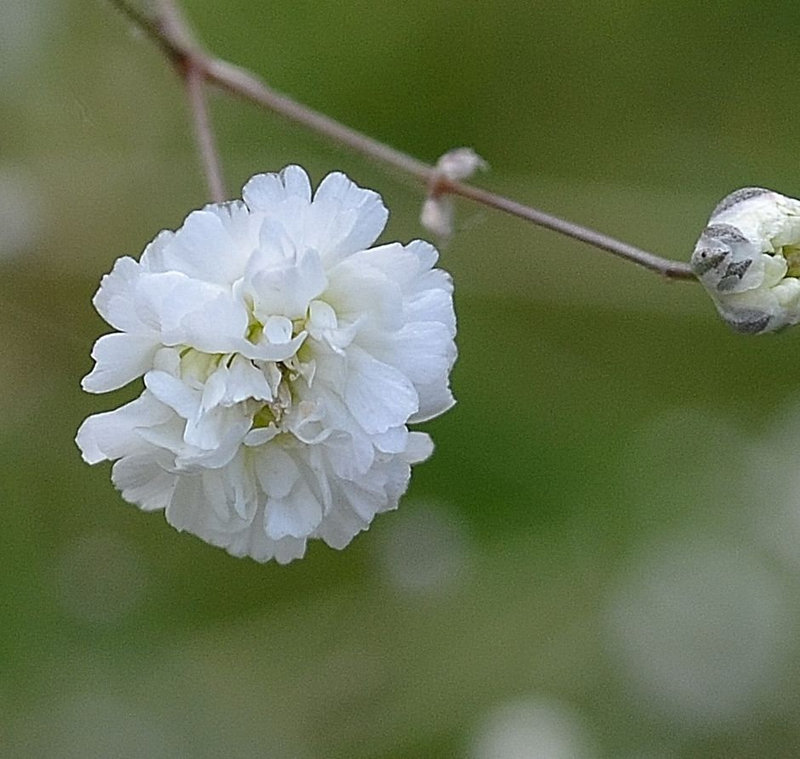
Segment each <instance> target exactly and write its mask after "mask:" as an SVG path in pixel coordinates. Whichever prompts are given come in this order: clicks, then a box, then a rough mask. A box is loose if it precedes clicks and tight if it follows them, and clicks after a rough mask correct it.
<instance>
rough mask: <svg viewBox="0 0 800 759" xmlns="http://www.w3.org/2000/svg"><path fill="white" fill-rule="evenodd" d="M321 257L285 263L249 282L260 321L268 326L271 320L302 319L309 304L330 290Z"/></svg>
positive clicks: (306, 256) (310, 254)
mask: <svg viewBox="0 0 800 759" xmlns="http://www.w3.org/2000/svg"><path fill="white" fill-rule="evenodd" d="M327 283H328V279H327V277H326V276H325V271H324V269H323V267H322V262H321V261H320V258H319V255H318V254H317V253H316V252H315V251H313V250H311V251H308V252H306V253H305V254H303V255H301V256H299V257H298V259H297V260H296V261H284V262H282V263H281V264H279V265H276V266H274V267H272V268H269V269H260V270H258V271H254V272H253V273H252V275H251V276H250V279H249V282H248V285H249V287H248V290H249V293H250V295H251V296H252V298H253V310H254V313H255V315H256V317H257V318H258V319H259V320H260V321H261V322H262V323H264V322H265V321H266V320H267V319H269V318H270V317H271V316H285V317H287V318H289V319H298V318H301V317H304V316H305V315H306V311H307V310H308V304H309V303H310V302H311V301H312V300H313V299H314V298H316V297H317V296H318V295H319V294H320V293H321V292H322V291H323V290H324V289H325V287H326V286H327Z"/></svg>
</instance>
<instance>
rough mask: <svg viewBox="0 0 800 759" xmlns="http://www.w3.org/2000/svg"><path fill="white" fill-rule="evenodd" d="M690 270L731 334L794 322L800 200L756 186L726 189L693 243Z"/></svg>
mask: <svg viewBox="0 0 800 759" xmlns="http://www.w3.org/2000/svg"><path fill="white" fill-rule="evenodd" d="M691 266H692V271H693V272H694V273H695V275H697V278H698V279H699V280H700V281H701V282H702V283H703V285H704V286H705V288H706V290H707V291H708V293H709V294H710V295H711V298H712V300H713V301H714V304H715V305H716V307H717V311H718V312H719V314H720V316H721V317H722V318H723V319H724V320H725V321H726V322H727V323H728V324H729V325H730V326H731V327H732V328H733V329H735V330H736V331H737V332H744V333H749V334H758V333H761V332H773V331H775V330H777V329H781V328H782V327H785V326H787V325H790V324H797V323H798V322H800V201H799V200H795V199H794V198H789V197H786V196H785V195H781V194H779V193H777V192H773V191H772V190H765V189H763V188H761V187H745V188H743V189H741V190H736V192H733V193H731V194H730V195H728V196H727V197H726V198H724V199H723V200H722V201H721V202H720V203H719V204H718V205H717V207H716V208H715V209H714V212H713V213H712V214H711V217H710V218H709V220H708V226H706V228H705V229H704V230H703V233H702V234H701V235H700V239H699V240H698V241H697V245H696V246H695V249H694V252H693V253H692V259H691Z"/></svg>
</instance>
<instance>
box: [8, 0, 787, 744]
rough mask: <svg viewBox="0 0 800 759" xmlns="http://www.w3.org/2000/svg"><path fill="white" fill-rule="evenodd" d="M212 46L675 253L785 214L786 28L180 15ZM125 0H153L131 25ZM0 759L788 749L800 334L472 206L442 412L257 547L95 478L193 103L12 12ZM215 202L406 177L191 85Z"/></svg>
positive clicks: (213, 2)
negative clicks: (98, 390)
mask: <svg viewBox="0 0 800 759" xmlns="http://www.w3.org/2000/svg"><path fill="white" fill-rule="evenodd" d="M184 5H185V11H186V15H187V17H188V18H189V19H190V20H191V22H192V24H193V26H194V27H195V29H196V31H197V33H198V36H199V37H200V38H201V39H202V40H203V41H204V42H205V43H206V44H207V45H208V46H209V48H210V49H211V50H213V51H215V52H216V53H217V54H219V55H220V56H223V57H225V58H227V59H229V60H231V61H233V62H236V63H239V64H241V65H243V66H245V67H248V68H250V69H252V70H254V71H256V72H257V73H259V74H260V75H261V76H263V77H264V78H265V80H267V81H268V82H270V83H271V84H272V85H273V86H275V87H277V88H278V89H280V90H282V91H285V92H286V93H287V94H290V95H292V96H294V97H296V98H298V99H299V100H301V101H303V102H305V103H307V104H309V105H311V106H313V107H315V108H317V109H319V110H322V111H324V112H326V113H328V114H329V115H331V116H333V117H335V118H338V119H340V120H341V121H344V122H345V123H347V124H349V125H351V126H353V127H356V128H358V129H360V130H362V131H364V132H366V133H368V134H370V135H371V136H373V137H376V138H378V139H381V140H384V141H386V142H388V143H390V144H391V145H393V146H395V147H397V148H400V149H402V150H405V151H407V152H409V153H411V154H413V155H415V156H417V157H419V158H423V159H426V160H429V161H434V160H435V159H436V157H437V156H438V155H440V154H441V153H442V152H444V151H446V150H448V149H450V148H452V147H457V146H461V145H469V146H472V147H474V148H475V149H476V150H477V151H478V153H480V154H481V155H482V156H483V157H484V158H485V159H486V160H487V161H488V162H489V164H490V165H491V170H490V171H489V172H488V173H486V174H484V175H481V176H479V177H478V178H477V179H476V181H477V182H479V183H481V184H483V185H485V186H486V187H489V188H492V189H494V190H496V191H498V192H501V193H504V194H507V195H509V196H511V197H513V198H515V199H518V200H520V201H523V202H527V203H530V204H533V205H537V206H540V207H542V208H544V209H546V210H549V211H551V212H554V213H557V214H561V215H563V216H565V217H566V218H569V219H571V220H573V221H577V222H580V223H583V224H586V225H589V226H594V227H596V228H598V229H600V230H602V231H604V232H607V233H610V234H613V235H616V236H618V237H620V238H622V239H624V240H626V241H628V242H631V243H633V244H636V245H639V246H641V247H643V248H646V249H649V250H652V251H653V252H656V253H659V254H661V255H664V256H667V257H671V258H677V259H684V260H685V259H687V258H688V255H689V253H690V251H691V248H692V246H693V244H694V240H695V238H696V237H697V236H698V234H699V231H700V230H701V229H702V227H703V226H704V225H705V221H706V218H707V216H708V214H709V213H710V211H711V209H712V208H713V206H714V204H715V203H716V201H717V200H719V199H720V198H721V197H722V196H724V195H725V194H727V193H728V192H729V191H731V190H733V189H735V188H737V187H741V186H746V185H760V186H766V187H770V188H772V189H775V190H778V191H780V192H783V193H785V194H788V195H795V196H797V195H800V147H798V134H799V133H800V131H799V130H798V123H797V116H796V113H795V112H796V110H797V109H796V107H795V103H796V101H797V96H798V93H800V77H799V76H798V72H799V71H800V62H798V56H797V50H796V49H797V42H796V39H797V28H798V24H800V6H798V5H797V4H796V3H790V2H786V1H784V2H767V3H760V4H753V3H748V2H744V1H743V0H741V1H740V0H729V1H727V2H719V3H710V4H701V3H693V2H689V1H688V0H683V1H681V2H679V1H678V0H667V1H665V2H660V3H652V2H641V1H640V2H628V3H610V2H589V3H586V2H569V1H567V2H563V1H559V2H556V0H544V1H542V2H533V3H532V2H530V1H529V0H498V1H497V2H492V3H489V2H484V3H464V2H456V0H425V1H423V0H406V1H405V2H395V3H376V2H368V1H367V0H341V1H340V2H337V3H320V2H311V1H310V0H300V1H298V0H271V2H264V3H262V2H253V1H252V0H248V1H247V2H246V1H245V0H186V2H185V4H184ZM140 7H146V3H145V4H144V5H142V6H140ZM0 29H3V30H4V31H0V124H2V132H1V133H0V320H2V329H0V389H1V390H2V392H0V410H2V412H3V413H2V417H0V418H1V419H2V424H0V462H2V463H0V502H1V503H2V506H3V511H4V515H5V518H4V519H3V523H2V524H3V527H2V529H1V530H0V546H1V547H2V553H1V554H0V556H2V559H3V571H2V573H0V606H1V608H2V609H3V611H4V614H3V620H4V621H3V624H2V625H0V714H2V715H3V716H2V717H0V756H3V757H53V758H54V759H56V758H57V759H62V758H63V757H67V758H69V757H110V756H114V757H124V758H128V757H201V758H202V757H222V756H226V757H227V756H229V757H242V758H245V757H276V758H278V759H283V758H284V757H286V758H287V759H296V758H298V759H305V758H306V757H308V758H309V759H310V758H312V757H331V758H338V757H342V758H345V757H348V758H349V757H354V758H359V759H360V758H361V757H363V758H364V759H416V758H418V757H442V758H449V757H468V758H469V759H490V758H494V757H498V758H499V757H503V759H523V758H525V759H527V758H528V757H531V758H533V759H539V758H541V759H562V757H563V758H564V759H582V758H594V757H597V758H606V759H620V758H621V759H640V758H644V757H647V758H652V759H662V757H663V758H666V759H671V758H673V757H674V758H676V759H677V758H680V759H688V758H689V757H704V758H705V757H709V758H711V759H716V758H719V759H722V758H723V757H724V759H745V758H750V757H753V758H755V757H770V758H778V759H780V758H781V757H787V758H788V757H794V756H797V746H798V745H800V708H798V704H800V676H798V672H799V671H800V668H799V667H798V664H800V649H798V645H797V643H796V641H797V640H798V638H799V637H800V627H798V621H797V620H798V611H799V610H800V605H798V602H797V598H798V592H799V591H800V574H799V572H800V467H798V466H797V464H798V455H797V451H798V450H800V413H799V412H800V400H798V396H799V394H798V389H800V350H798V349H799V348H800V331H797V332H792V331H788V332H785V333H783V334H780V335H777V336H776V335H771V336H765V337H759V338H747V337H740V336H736V335H734V334H733V333H731V332H730V331H729V330H728V328H727V327H726V326H725V325H724V324H722V322H720V321H719V320H718V319H717V317H716V315H715V313H714V309H713V306H712V305H711V303H710V301H709V300H708V299H707V298H706V297H705V295H704V294H703V292H702V290H701V288H700V287H699V286H697V285H695V284H693V283H670V282H666V281H662V280H661V279H659V277H658V276H657V275H654V274H651V273H649V272H646V271H644V270H641V269H638V268H637V267H635V266H633V265H631V264H626V263H624V262H620V261H618V260H616V259H614V258H613V257H611V256H609V255H608V254H606V253H603V252H601V251H597V250H594V249H592V248H589V247H587V246H584V245H581V244H578V243H575V242H572V241H568V240H565V239H562V238H560V237H558V236H557V235H555V234H553V233H550V232H546V231H541V230H538V229H536V228H534V227H532V226H530V225H527V224H525V223H523V222H521V221H519V220H517V219H512V218H507V217H504V216H502V215H500V214H498V213H495V212H492V211H489V210H486V209H483V208H480V207H477V206H474V205H469V204H466V203H463V204H459V205H458V216H457V232H456V234H455V236H454V237H453V239H452V240H450V241H449V242H448V243H447V244H446V245H443V246H442V248H441V250H442V259H441V263H442V266H443V267H444V268H446V269H448V270H449V271H450V272H452V274H453V276H454V279H455V283H456V304H457V313H458V317H459V336H458V345H459V352H460V358H459V361H458V363H457V365H456V369H455V371H454V374H453V385H454V388H455V393H456V397H457V398H458V405H457V406H456V407H455V408H454V409H453V410H452V411H450V412H449V413H448V414H447V415H445V416H444V417H442V418H441V419H438V420H436V421H434V422H432V423H430V424H428V425H426V426H425V429H427V430H428V431H430V432H431V434H432V435H433V436H434V439H435V442H436V445H437V450H436V453H435V455H434V456H433V458H432V459H431V460H430V461H429V462H427V463H425V464H424V465H421V466H419V467H418V468H417V469H416V471H415V473H414V477H413V482H412V486H411V489H410V491H409V493H408V495H407V497H406V498H405V500H404V501H403V502H402V503H401V506H400V509H399V511H398V512H397V513H391V514H387V515H382V516H379V517H378V518H377V520H376V522H375V524H374V525H373V527H372V529H370V530H369V531H368V532H366V533H364V534H362V535H360V536H359V537H357V538H356V540H355V541H354V542H353V544H352V545H351V546H350V547H349V548H347V549H346V550H345V551H342V552H336V551H333V550H331V549H329V548H327V547H326V546H324V545H322V544H316V543H312V544H311V546H310V548H309V551H308V554H307V556H306V557H305V558H304V559H303V560H301V561H298V562H295V563H293V564H291V565H289V566H287V567H280V566H278V565H275V564H267V565H258V564H256V563H254V562H251V561H249V560H239V559H234V558H232V557H230V556H228V555H227V554H226V553H224V552H223V551H221V550H219V549H216V548H212V547H209V546H207V545H205V544H204V543H202V542H200V541H199V540H197V539H195V538H193V537H190V536H187V535H180V534H178V533H176V532H175V531H173V530H172V529H171V528H170V527H169V526H168V525H167V524H166V523H165V521H164V519H163V516H162V515H160V514H144V513H141V512H139V511H138V510H137V509H136V508H135V507H133V506H130V505H128V504H125V503H124V502H123V501H122V500H121V499H120V497H119V496H118V495H117V493H116V492H115V491H114V489H113V487H112V485H111V483H110V481H109V468H108V467H107V466H98V467H94V468H90V467H88V466H87V465H85V464H84V463H83V462H82V461H81V459H80V455H79V453H78V450H77V448H76V447H75V445H74V443H73V438H74V434H75V431H76V429H77V427H78V425H79V424H80V422H81V420H82V419H83V418H84V417H85V416H86V415H88V414H90V413H97V412H100V411H103V410H107V409H110V408H112V407H114V406H117V405H119V404H120V403H122V402H124V401H125V400H127V399H128V398H130V397H131V396H132V395H133V394H135V392H136V388H128V389H125V390H123V391H119V392H118V393H115V394H113V395H112V396H108V397H92V396H88V395H85V394H83V393H82V392H81V390H80V387H79V381H80V378H81V376H82V375H83V374H85V373H86V372H87V371H88V370H89V368H90V366H91V362H90V358H89V352H90V349H91V345H92V343H93V341H94V340H95V339H96V338H97V336H98V335H100V334H101V333H102V332H103V331H104V329H105V325H104V324H103V323H102V321H101V320H100V319H99V317H98V316H97V315H96V314H95V313H94V311H93V309H92V307H91V303H90V299H91V296H92V294H93V293H94V291H95V289H96V287H97V284H98V282H99V279H100V277H101V275H102V274H103V273H105V272H107V271H108V270H109V269H110V268H111V266H112V263H113V261H114V259H115V258H117V257H118V256H121V255H126V254H127V255H134V256H138V255H139V253H140V252H141V250H142V248H143V247H144V245H145V244H146V243H147V242H148V241H149V240H150V239H152V237H154V236H155V234H156V233H157V232H158V231H159V230H160V229H162V228H164V227H169V228H175V227H177V226H178V225H180V224H181V222H182V221H183V219H184V217H185V216H186V214H187V213H188V211H189V210H191V209H193V208H196V207H198V206H200V205H202V204H203V203H205V202H206V189H205V184H204V180H203V177H202V175H201V172H200V170H199V168H198V161H197V158H196V155H195V152H194V146H193V142H192V134H191V130H190V127H189V124H188V121H187V119H186V108H185V103H184V99H183V93H182V90H181V88H180V85H179V82H178V80H177V78H176V77H175V76H174V74H173V72H172V71H171V70H170V69H169V67H168V64H167V63H166V61H165V60H163V58H162V57H161V56H160V54H159V53H158V51H157V50H156V49H155V47H154V46H153V45H152V44H150V43H149V42H148V41H147V40H146V39H144V38H143V37H142V35H140V34H138V33H135V32H133V31H132V30H131V29H130V28H129V25H128V24H127V23H126V21H125V20H124V19H123V18H122V16H121V15H120V14H119V13H117V12H115V10H114V8H113V7H112V4H111V3H110V2H106V1H104V0H3V2H2V3H0ZM213 116H214V123H215V126H216V128H217V133H218V138H219V144H220V150H221V154H222V159H223V163H224V166H225V170H226V180H227V182H228V187H229V191H230V193H231V195H235V194H236V193H238V192H239V188H240V187H241V185H242V184H243V182H244V181H245V180H246V179H247V178H248V177H249V176H250V175H252V174H254V173H256V172H259V171H271V170H278V169H280V168H281V167H283V166H284V165H286V164H287V163H291V162H296V163H300V164H302V165H303V166H304V167H305V168H306V169H308V170H309V172H310V174H311V176H312V178H313V179H314V180H315V182H318V181H319V179H320V178H321V177H322V176H324V174H326V173H327V172H328V171H332V170H337V169H338V170H343V171H345V172H346V173H347V174H348V175H350V176H351V177H352V178H353V179H354V180H355V181H356V182H358V183H359V184H362V185H365V186H368V187H372V188H374V189H376V190H378V191H379V192H381V193H382V194H383V196H384V198H385V200H386V203H387V205H388V206H389V208H390V211H391V214H392V215H391V219H390V222H389V227H388V229H387V233H386V236H385V239H386V240H389V239H400V240H404V241H405V240H409V239H412V238H414V237H424V236H425V231H424V230H423V229H422V228H421V227H420V225H419V223H418V221H417V216H418V212H419V208H420V204H421V202H422V198H423V195H422V193H421V191H420V188H418V187H416V186H415V185H414V184H413V182H412V181H411V180H408V179H407V178H405V177H403V176H401V175H398V174H397V173H396V172H394V171H388V170H384V169H383V168H382V167H381V166H380V165H377V164H375V163H374V162H372V161H370V160H368V159H366V158H364V157H361V156H358V155H353V154H352V153H349V152H346V151H344V150H342V149H340V148H338V147H337V146H335V145H331V144H329V143H327V142H326V141H325V140H323V139H321V138H319V137H317V136H315V135H312V134H309V133H306V132H305V131H303V130H301V129H300V128H299V127H296V126H294V125H292V124H289V123H287V122H285V121H283V120H282V119H280V118H278V117H275V116H273V115H271V114H268V113H265V112H263V111H259V110H257V109H256V108H254V107H252V106H250V105H247V104H244V103H242V102H239V101H237V100H233V99H229V98H227V97H225V96H223V95H216V96H215V97H214V98H213Z"/></svg>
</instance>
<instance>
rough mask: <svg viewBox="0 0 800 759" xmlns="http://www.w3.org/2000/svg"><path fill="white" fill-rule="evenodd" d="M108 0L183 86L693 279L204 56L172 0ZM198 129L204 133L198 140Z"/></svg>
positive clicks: (206, 140)
mask: <svg viewBox="0 0 800 759" xmlns="http://www.w3.org/2000/svg"><path fill="white" fill-rule="evenodd" d="M111 2H112V3H113V4H114V5H115V6H116V7H117V8H119V9H120V10H121V11H122V12H123V13H124V14H125V15H126V16H127V17H128V18H129V19H130V20H131V21H132V22H133V23H135V24H136V25H137V26H138V27H139V28H140V29H142V31H144V32H145V33H146V34H147V35H148V36H149V37H151V38H152V39H153V41H154V42H156V44H158V46H159V47H160V48H161V49H162V50H163V51H164V52H165V53H166V55H167V56H168V57H169V58H170V59H171V60H172V61H174V62H175V63H176V64H178V70H179V71H180V72H181V73H182V76H183V77H184V78H185V79H186V80H187V89H188V88H189V82H188V80H189V79H190V78H194V77H197V78H198V79H199V80H207V81H209V82H213V83H214V84H216V85H217V86H218V87H220V88H222V89H224V90H227V91H228V92H230V93H232V94H235V95H237V96H239V97H242V98H244V99H246V100H250V101H251V102H254V103H257V104H258V105H261V106H263V107H265V108H267V109H269V110H271V111H273V112H274V113H277V114H279V115H281V116H283V117H284V118H287V119H289V120H291V121H294V122H296V123H299V124H302V125H303V126H305V127H307V128H308V129H311V130H313V131H314V132H317V133H318V134H321V135H323V136H325V137H327V138H329V139H331V140H334V141H335V142H338V143H339V144H341V145H345V146H347V147H349V148H351V149H353V150H355V151H357V152H358V153H361V154H362V155H366V156H369V157H371V158H373V159H376V160H378V161H380V162H382V163H384V164H386V165H388V166H393V167H394V168H397V169H400V170H401V171H403V172H404V173H406V174H409V175H411V176H412V177H414V178H416V179H418V180H419V181H420V182H421V183H422V184H423V186H425V187H426V188H427V189H428V191H434V192H435V193H436V194H451V195H459V196H461V197H463V198H468V199H470V200H473V201H475V202H477V203H481V204H483V205H486V206H489V207H491V208H495V209H497V210H499V211H503V212H505V213H508V214H511V215H512V216H516V217H518V218H521V219H525V220H526V221H529V222H532V223H533V224H536V225H537V226H540V227H545V228H547V229H551V230H553V231H554V232H558V233H560V234H563V235H567V236H568V237H572V238H574V239H576V240H580V241H581V242H585V243H587V244H589V245H593V246H594V247H596V248H600V249H602V250H606V251H608V252H609V253H613V254H614V255H616V256H619V257H621V258H623V259H625V260H627V261H631V262H633V263H636V264H638V265H639V266H643V267H644V268H646V269H650V270H651V271H654V272H657V273H659V274H661V275H663V276H665V277H667V278H669V279H676V280H685V281H696V278H695V276H694V274H693V273H692V271H691V269H690V268H689V265H688V264H687V263H684V262H683V261H673V260H671V259H668V258H662V257H661V256H657V255H655V254H654V253H650V252H648V251H645V250H642V249H640V248H637V247H635V246H633V245H629V244H628V243H625V242H622V241H621V240H617V239H615V238H613V237H609V236H607V235H604V234H602V233H600V232H597V231H595V230H593V229H589V228H587V227H582V226H580V225H578V224H573V223H572V222H570V221H567V220H565V219H562V218H560V217H558V216H553V215H551V214H548V213H546V212H544V211H541V210H539V209H537V208H534V207H532V206H527V205H524V204H523V203H518V202H516V201H514V200H511V199H509V198H506V197H504V196H502V195H498V194H496V193H493V192H490V191H489V190H484V189H481V188H478V187H475V186H473V185H469V184H465V183H464V182H456V181H453V180H449V179H447V178H445V177H442V176H441V175H440V174H439V172H438V171H437V170H436V168H435V167H434V166H430V165H428V164H426V163H424V162H423V161H420V160H418V159H417V158H414V157H413V156H410V155H407V154H406V153H403V152H402V151H400V150H396V149H395V148H392V147H390V146H389V145H386V144H384V143H382V142H379V141H378V140H375V139H373V138H372V137H368V136H367V135H365V134H362V133H361V132H358V131H356V130H355V129H351V128H350V127H348V126H345V125H344V124H342V123H340V122H338V121H336V120H334V119H332V118H330V117H329V116H326V115H325V114H323V113H320V112H319V111H315V110H313V109H312V108H309V107H307V106H305V105H303V104H302V103H298V102H297V101H296V100H293V99H292V98H289V97H287V96H286V95H283V94H281V93H279V92H277V91H275V90H273V89H272V88H271V87H269V86H268V85H266V84H265V83H264V82H262V81H261V80H260V79H258V78H257V77H256V76H255V75H254V74H252V73H250V72H249V71H245V70H244V69H241V68H239V67H238V66H234V65H232V64H231V63H228V62H227V61H224V60H221V59H219V58H215V57H213V56H210V55H208V54H207V53H205V52H204V51H202V50H201V49H200V48H199V47H197V45H196V44H195V42H194V40H193V39H192V38H191V36H190V35H189V34H188V31H187V29H186V25H185V24H184V23H183V21H182V20H181V18H180V15H179V14H178V11H177V7H176V5H175V3H174V2H173V0H161V2H160V6H161V13H160V14H159V17H158V18H157V19H151V18H148V17H147V16H145V15H143V14H142V13H140V12H138V11H136V10H135V9H134V8H132V7H131V5H130V4H129V2H128V0H111ZM201 99H202V98H201ZM192 110H193V114H194V119H195V129H196V131H197V134H198V144H200V149H201V153H202V154H203V157H204V163H205V166H206V174H207V177H208V182H209V187H210V188H211V192H212V195H213V196H215V197H216V194H217V192H221V182H220V184H219V185H214V184H213V182H214V180H213V178H212V173H211V172H210V171H209V166H210V165H212V164H213V165H216V166H217V167H218V161H216V162H212V164H210V163H209V158H208V156H207V155H206V154H205V152H204V151H205V150H206V149H208V147H209V145H210V146H211V155H214V156H215V155H216V151H215V150H213V133H212V132H211V128H210V126H209V125H208V118H207V110H206V108H205V101H204V100H203V106H202V110H199V109H198V108H197V107H194V106H193V109H192ZM201 114H206V115H205V117H204V119H201ZM201 121H204V122H205V126H204V127H203V128H201ZM201 135H204V136H203V137H202V141H201ZM204 144H205V147H204ZM431 188H433V190H431Z"/></svg>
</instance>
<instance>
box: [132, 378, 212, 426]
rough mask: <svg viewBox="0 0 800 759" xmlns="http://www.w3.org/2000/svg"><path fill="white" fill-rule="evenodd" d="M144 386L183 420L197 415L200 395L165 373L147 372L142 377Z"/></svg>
mask: <svg viewBox="0 0 800 759" xmlns="http://www.w3.org/2000/svg"><path fill="white" fill-rule="evenodd" d="M144 384H145V387H146V388H147V389H148V390H149V391H150V392H151V393H152V394H153V396H154V397H155V398H157V399H158V400H159V401H161V403H163V404H165V405H166V406H169V407H170V408H171V409H173V410H174V411H175V412H176V413H177V414H179V415H180V416H182V417H183V418H184V419H190V418H192V417H194V416H195V414H196V413H197V409H198V407H199V405H200V393H198V392H197V391H196V390H192V389H191V388H190V387H188V386H187V385H186V384H185V383H183V382H182V381H181V380H180V379H178V378H177V377H173V376H172V375H171V374H167V373H166V372H159V371H152V372H147V374H145V376H144Z"/></svg>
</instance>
